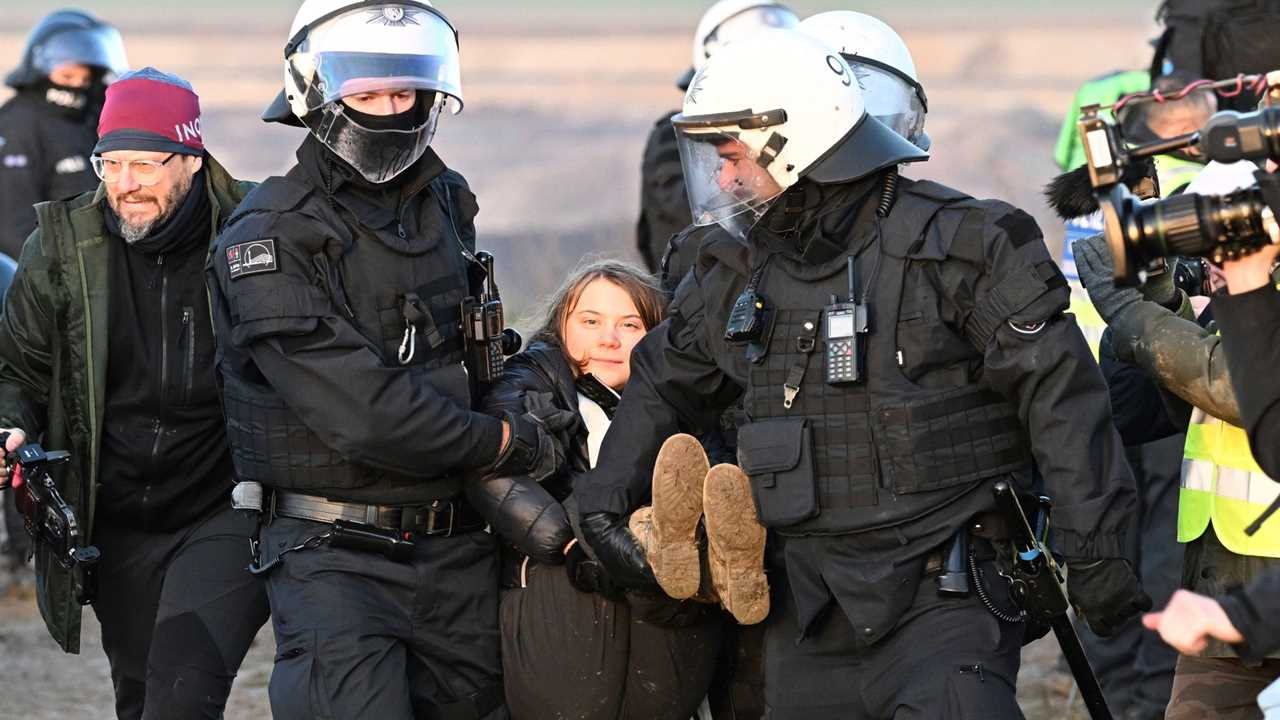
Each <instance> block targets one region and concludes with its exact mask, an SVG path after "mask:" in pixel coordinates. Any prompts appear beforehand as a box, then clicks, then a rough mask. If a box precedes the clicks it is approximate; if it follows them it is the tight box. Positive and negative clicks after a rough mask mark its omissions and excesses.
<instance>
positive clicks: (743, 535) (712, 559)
mask: <svg viewBox="0 0 1280 720" xmlns="http://www.w3.org/2000/svg"><path fill="white" fill-rule="evenodd" d="M702 504H703V513H704V514H705V516H706V525H707V556H708V560H709V564H710V566H711V584H712V586H713V587H714V588H715V590H716V593H717V594H718V595H719V596H720V604H721V605H723V606H724V609H725V610H728V611H729V612H730V613H732V614H733V616H734V618H736V619H737V620H738V622H739V623H741V624H742V625H755V624H756V623H758V622H760V621H761V620H764V619H765V617H766V616H768V614H769V581H768V579H767V578H765V575H764V544H765V536H766V532H765V529H764V526H762V525H761V524H760V522H759V521H758V520H757V519H756V504H755V501H754V500H753V499H752V498H751V481H750V480H749V479H748V478H747V476H746V474H745V473H743V472H742V470H741V469H739V468H738V467H737V466H736V465H717V466H715V467H713V468H711V471H710V472H709V473H707V479H706V483H705V486H704V489H703V501H702Z"/></svg>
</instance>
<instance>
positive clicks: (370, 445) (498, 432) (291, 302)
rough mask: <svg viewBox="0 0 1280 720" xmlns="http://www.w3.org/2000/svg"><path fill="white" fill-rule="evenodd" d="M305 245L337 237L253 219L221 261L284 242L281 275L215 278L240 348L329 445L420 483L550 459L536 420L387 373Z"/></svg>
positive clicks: (306, 225)
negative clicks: (320, 280) (318, 276)
mask: <svg viewBox="0 0 1280 720" xmlns="http://www.w3.org/2000/svg"><path fill="white" fill-rule="evenodd" d="M301 237H314V238H326V237H331V236H330V234H329V231H328V230H327V229H326V228H325V227H323V226H322V225H320V224H319V223H318V222H316V221H314V220H312V219H310V218H307V219H300V216H299V215H297V214H293V215H291V216H289V217H285V216H283V215H281V214H275V213H260V214H256V215H251V216H248V217H246V218H245V219H244V220H242V221H241V222H238V223H235V224H233V225H232V226H231V227H229V228H228V229H227V230H226V231H225V233H224V235H223V237H222V238H220V241H219V248H220V250H219V252H223V253H225V252H227V251H228V250H229V249H231V248H234V247H236V246H241V245H244V244H246V243H250V242H252V241H253V240H255V239H262V238H274V239H276V240H277V242H276V243H275V244H274V247H275V248H277V251H278V263H279V267H278V271H277V272H270V273H262V274H244V275H241V276H239V277H234V278H233V277H231V276H230V272H229V264H228V263H227V262H221V261H220V258H218V257H216V256H215V258H214V262H213V271H214V272H215V274H216V277H217V284H218V286H219V287H220V288H221V289H222V292H223V293H225V295H226V307H228V308H229V309H230V318H229V323H230V328H228V329H229V331H230V332H229V334H228V335H226V337H227V338H228V340H229V342H231V343H233V344H235V345H237V346H239V347H241V348H244V349H245V350H246V351H247V352H248V354H249V356H250V357H251V358H252V360H253V365H254V366H256V368H257V371H258V372H260V373H261V374H262V376H263V378H265V381H266V383H267V384H269V385H270V386H271V387H273V388H275V389H276V391H277V392H278V393H279V394H280V395H281V397H282V398H283V400H284V401H285V403H286V404H287V405H288V406H289V408H290V409H291V410H292V411H293V412H294V413H296V414H297V416H298V417H299V418H300V419H301V420H302V422H303V423H305V424H306V425H307V427H309V428H311V429H312V430H313V431H314V432H315V433H316V434H317V435H318V436H319V437H320V438H321V439H322V440H323V441H324V442H325V444H326V445H328V446H329V447H331V448H333V449H334V450H336V451H337V452H338V453H340V454H341V455H343V456H344V457H346V458H347V459H348V460H350V461H351V462H353V463H356V464H358V465H362V466H366V467H370V468H375V469H381V470H389V471H392V472H397V473H401V474H405V475H410V476H433V475H441V474H444V473H446V472H449V471H452V470H469V469H477V468H484V467H490V466H498V467H501V466H503V465H504V464H505V463H507V462H511V463H513V467H512V468H511V469H512V470H513V471H521V470H526V469H533V468H534V466H535V465H536V464H537V463H536V459H538V458H546V459H547V460H548V461H550V457H551V455H552V453H543V452H542V449H543V446H545V445H546V444H547V443H549V442H550V439H549V437H547V436H546V435H545V434H544V433H542V432H541V431H540V429H539V428H538V427H536V426H535V425H534V424H533V423H531V422H530V421H528V420H525V419H523V418H520V417H518V416H516V415H509V416H508V417H507V419H506V420H503V419H499V418H495V417H491V416H488V415H485V414H482V413H475V412H471V411H470V410H469V409H467V408H466V407H464V406H462V405H460V404H459V403H457V402H455V401H454V400H452V399H450V397H449V396H448V394H447V390H448V389H447V388H438V387H433V386H432V385H431V384H430V383H428V382H425V381H424V379H423V378H424V375H423V374H422V373H420V372H415V371H413V370H410V369H408V368H402V367H389V366H387V365H386V364H385V363H384V362H383V361H382V359H381V358H380V357H379V356H378V354H377V353H376V352H375V351H374V349H373V348H372V347H371V345H370V341H369V339H367V338H366V337H365V335H363V334H362V333H361V331H360V329H359V328H358V327H357V326H356V325H355V324H354V323H353V322H352V321H351V320H350V319H349V318H347V317H343V316H342V315H341V314H340V308H337V307H335V305H334V303H333V302H331V301H330V298H329V297H328V296H327V295H326V294H325V293H324V292H323V291H322V290H321V289H320V288H319V287H317V286H316V285H315V284H313V282H312V279H313V277H314V276H315V273H316V268H315V265H314V264H313V260H312V258H313V255H311V254H310V253H308V252H307V249H306V247H304V245H303V243H302V242H298V241H295V240H293V239H294V238H301ZM331 242H337V240H331ZM320 247H323V242H321V243H320ZM508 439H510V440H512V441H511V442H508ZM540 473H541V471H540V470H536V471H534V472H533V474H534V475H535V476H540Z"/></svg>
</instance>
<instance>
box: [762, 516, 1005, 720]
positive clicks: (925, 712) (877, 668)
mask: <svg viewBox="0 0 1280 720" xmlns="http://www.w3.org/2000/svg"><path fill="white" fill-rule="evenodd" d="M785 543H786V540H785V539H784V538H776V539H771V546H770V548H769V557H768V559H767V561H766V562H767V566H768V568H769V570H770V573H769V584H770V586H771V593H770V594H771V602H772V610H771V612H770V613H769V617H768V619H767V620H765V651H764V654H765V657H764V666H765V670H764V676H765V682H764V685H765V689H764V695H765V706H766V710H765V718H766V720H890V719H891V720H970V719H971V718H982V720H1019V719H1020V718H1022V717H1023V715H1022V711H1021V710H1020V709H1019V707H1018V702H1017V698H1016V692H1015V687H1016V683H1017V677H1018V668H1019V665H1020V664H1021V651H1022V643H1023V636H1024V631H1025V629H1026V628H1025V625H1024V623H1008V622H1004V621H1001V620H999V619H997V618H996V617H995V616H994V615H993V614H992V613H991V611H990V610H988V609H987V607H985V606H984V605H983V604H982V602H981V600H980V599H979V598H978V596H977V594H976V593H973V592H971V593H970V594H969V596H967V597H947V596H940V595H939V594H938V589H937V585H936V582H935V578H936V577H937V574H938V572H939V571H940V568H937V567H932V568H927V569H926V571H925V574H924V577H922V578H921V580H920V583H919V585H918V587H917V588H916V590H915V593H914V597H912V599H911V601H910V603H911V604H910V607H908V608H907V609H906V611H905V612H904V613H903V614H902V616H901V618H900V619H899V620H898V623H897V626H896V628H895V629H894V630H893V631H892V632H891V633H890V634H889V635H888V636H887V637H885V638H884V639H882V640H880V641H878V642H876V643H875V644H873V645H870V646H868V645H867V643H866V642H865V641H864V640H863V638H862V635H863V633H862V632H860V631H859V630H858V627H860V626H857V625H855V622H856V620H855V621H851V619H850V617H849V615H846V613H845V611H844V610H843V609H842V608H841V605H840V603H839V602H837V601H836V600H835V599H832V600H831V602H830V604H829V605H827V607H826V609H825V610H824V611H823V613H822V614H821V615H820V616H819V618H818V619H817V620H816V621H815V622H814V623H813V625H811V626H810V627H809V628H808V631H807V633H806V632H804V631H802V629H801V628H800V627H799V621H798V612H797V603H796V597H795V595H794V592H796V590H795V589H794V588H793V587H792V586H791V585H790V583H789V582H788V580H787V573H786V570H785V568H784V563H783V561H782V556H783V554H784V550H783V546H784V545H785ZM988 548H989V546H988ZM984 554H985V553H984ZM979 557H980V559H978V561H977V563H978V567H979V569H980V570H981V571H982V573H983V575H984V578H985V583H984V584H985V587H986V588H987V589H988V591H989V597H990V599H991V601H992V602H993V603H994V604H996V606H997V607H998V609H999V610H1000V611H1001V612H1003V613H1006V614H1009V615H1012V614H1014V613H1015V612H1016V607H1015V606H1014V604H1013V601H1012V600H1011V598H1010V595H1009V586H1008V584H1007V582H1006V581H1004V580H1003V579H1002V578H1001V577H1000V576H999V573H998V571H997V569H996V565H995V561H994V559H992V558H989V557H987V558H983V557H982V556H981V555H980V556H979ZM832 571H834V572H838V569H835V568H832ZM867 592H868V593H869V594H872V595H874V594H877V593H879V592H886V593H888V592H892V590H891V589H890V588H875V587H871V588H867Z"/></svg>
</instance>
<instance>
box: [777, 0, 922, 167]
mask: <svg viewBox="0 0 1280 720" xmlns="http://www.w3.org/2000/svg"><path fill="white" fill-rule="evenodd" d="M799 27H800V30H801V32H806V33H808V34H810V35H812V36H814V37H816V38H818V39H819V40H821V41H822V42H824V43H826V44H827V45H829V46H831V47H832V48H835V49H836V50H839V51H840V55H841V56H842V57H844V59H845V61H846V62H848V63H849V66H850V67H852V68H853V72H854V74H855V75H856V76H857V78H858V85H859V86H861V87H862V95H863V98H865V100H866V102H867V112H869V113H871V114H872V115H874V116H875V118H876V119H877V120H879V121H880V122H882V123H884V124H885V125H888V126H889V127H890V128H892V129H893V131H894V132H896V133H898V134H899V135H901V136H903V137H905V138H906V139H908V140H910V141H911V142H913V143H915V144H916V145H918V146H920V147H921V148H923V149H925V150H928V149H929V145H930V140H929V136H928V135H927V134H926V133H925V131H924V120H925V114H926V113H928V112H929V100H928V98H927V97H926V96H925V92H924V86H922V85H921V84H920V77H919V75H918V74H917V73H916V63H915V61H914V60H912V58H911V51H910V50H908V49H907V44H906V43H905V42H903V41H902V37H901V36H899V35H898V33H896V32H894V30H893V28H891V27H889V26H888V25H887V24H886V23H885V22H884V21H883V20H880V19H879V18H874V17H872V16H870V15H865V14H863V13H859V12H851V11H847V10H838V11H835V12H825V13H819V14H817V15H814V16H813V17H810V18H806V19H805V20H804V22H801V23H800V26H799Z"/></svg>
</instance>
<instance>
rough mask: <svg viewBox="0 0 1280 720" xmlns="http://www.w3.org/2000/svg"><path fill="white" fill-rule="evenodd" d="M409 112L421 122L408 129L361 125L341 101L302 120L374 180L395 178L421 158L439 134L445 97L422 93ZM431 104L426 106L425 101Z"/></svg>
mask: <svg viewBox="0 0 1280 720" xmlns="http://www.w3.org/2000/svg"><path fill="white" fill-rule="evenodd" d="M417 102H418V105H417V106H415V107H414V109H413V110H411V111H409V114H411V115H412V116H413V117H414V118H416V119H418V120H419V121H418V122H414V123H413V126H412V127H409V128H405V129H373V128H370V127H366V126H365V125H362V124H361V123H360V122H359V121H358V120H357V119H356V117H355V114H354V113H352V111H351V110H350V109H349V108H348V107H347V106H346V105H344V104H343V103H342V102H340V101H339V102H333V103H330V104H328V105H326V106H324V107H323V108H320V109H319V110H316V111H314V112H311V113H310V114H308V115H307V116H306V117H305V118H303V122H304V123H305V124H306V126H307V128H308V129H310V130H311V133H312V134H313V135H315V136H316V139H318V140H319V141H320V142H322V143H324V145H325V147H327V148H329V150H330V151H332V152H333V154H334V155H337V156H338V157H339V158H341V159H342V160H343V161H344V162H346V163H347V164H348V165H350V166H351V167H352V168H354V169H355V170H356V172H358V173H360V174H361V175H362V176H363V177H364V178H365V179H366V180H368V181H369V182H371V183H377V184H381V183H385V182H389V181H390V180H393V179H394V178H396V177H397V176H399V175H400V173H402V172H404V171H405V170H407V169H408V168H409V166H411V165H413V164H414V163H415V162H417V161H418V158H420V157H422V154H423V153H425V152H426V151H427V148H428V147H429V146H430V145H431V140H432V139H433V138H434V137H435V134H436V125H437V124H438V123H439V121H440V113H441V111H443V110H444V107H445V104H446V103H447V102H448V101H447V98H446V96H444V95H437V94H434V93H426V92H419V93H418V98H417ZM426 103H430V105H429V106H428V107H425V108H424V104H426Z"/></svg>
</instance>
